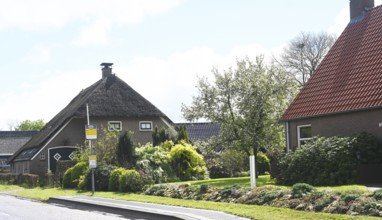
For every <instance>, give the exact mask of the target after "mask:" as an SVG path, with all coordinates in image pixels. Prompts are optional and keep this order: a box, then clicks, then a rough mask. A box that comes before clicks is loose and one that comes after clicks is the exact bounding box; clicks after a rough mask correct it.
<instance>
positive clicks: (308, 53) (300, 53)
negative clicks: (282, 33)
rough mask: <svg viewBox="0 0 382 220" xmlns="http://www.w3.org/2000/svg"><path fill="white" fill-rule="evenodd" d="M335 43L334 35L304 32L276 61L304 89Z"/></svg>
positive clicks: (293, 40)
mask: <svg viewBox="0 0 382 220" xmlns="http://www.w3.org/2000/svg"><path fill="white" fill-rule="evenodd" d="M335 41H336V37H335V36H334V35H331V34H328V33H325V32H322V33H318V34H315V33H304V32H302V33H300V34H299V35H298V36H297V37H295V38H294V39H292V40H291V41H290V42H289V44H288V46H287V47H285V48H284V51H283V52H282V54H281V57H280V59H279V60H277V59H275V61H276V62H277V63H278V64H279V65H281V66H282V67H283V68H284V69H285V70H286V71H287V72H288V73H289V74H290V75H291V76H293V78H294V79H295V80H296V82H298V84H299V85H300V86H301V87H302V86H304V84H305V83H306V82H307V81H308V79H309V78H310V77H311V76H312V75H313V74H314V72H315V71H316V69H317V67H318V65H319V64H320V62H321V61H322V59H323V58H324V57H325V55H326V54H327V53H328V51H329V50H330V48H331V47H332V46H333V44H334V42H335Z"/></svg>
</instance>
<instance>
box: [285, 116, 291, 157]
mask: <svg viewBox="0 0 382 220" xmlns="http://www.w3.org/2000/svg"><path fill="white" fill-rule="evenodd" d="M285 140H286V152H287V153H289V150H290V143H289V122H288V121H287V122H285Z"/></svg>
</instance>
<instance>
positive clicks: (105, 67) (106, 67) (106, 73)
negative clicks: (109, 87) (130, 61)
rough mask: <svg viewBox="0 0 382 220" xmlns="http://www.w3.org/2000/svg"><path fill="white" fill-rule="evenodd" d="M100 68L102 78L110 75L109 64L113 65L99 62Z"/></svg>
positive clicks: (110, 64)
mask: <svg viewBox="0 0 382 220" xmlns="http://www.w3.org/2000/svg"><path fill="white" fill-rule="evenodd" d="M101 66H103V68H102V78H105V77H108V76H111V70H112V68H111V66H113V63H101Z"/></svg>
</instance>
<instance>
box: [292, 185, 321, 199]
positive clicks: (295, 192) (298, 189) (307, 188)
mask: <svg viewBox="0 0 382 220" xmlns="http://www.w3.org/2000/svg"><path fill="white" fill-rule="evenodd" d="M314 191H315V189H314V187H313V186H311V185H309V184H306V183H296V184H294V185H293V186H292V196H293V197H294V198H301V197H303V196H304V195H306V194H308V193H310V192H314Z"/></svg>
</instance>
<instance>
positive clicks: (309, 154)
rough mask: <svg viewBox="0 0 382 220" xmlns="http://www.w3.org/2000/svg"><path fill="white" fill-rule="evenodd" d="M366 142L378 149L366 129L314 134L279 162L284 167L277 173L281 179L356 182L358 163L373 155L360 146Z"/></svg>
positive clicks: (288, 182)
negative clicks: (338, 134) (357, 132)
mask: <svg viewBox="0 0 382 220" xmlns="http://www.w3.org/2000/svg"><path fill="white" fill-rule="evenodd" d="M366 145H368V146H369V147H368V149H369V150H372V149H373V151H372V152H378V145H376V144H375V138H373V137H372V136H371V135H368V134H365V133H362V134H360V135H358V136H353V137H314V138H313V139H312V140H310V141H308V142H307V143H306V144H305V145H304V146H303V147H300V148H298V149H297V150H296V151H295V152H293V153H290V154H287V155H286V156H284V158H282V159H281V161H280V164H279V165H278V166H279V167H283V172H280V173H278V174H277V176H276V178H277V183H278V184H282V185H292V184H294V183H296V182H305V183H308V184H311V185H347V184H354V183H355V182H356V176H357V166H358V165H359V164H360V163H361V162H362V161H363V160H364V159H365V158H366V159H367V158H370V159H372V158H373V157H372V156H371V155H369V154H368V153H366V152H364V151H363V150H361V149H360V148H361V147H365V146H366ZM358 158H360V159H359V160H358ZM361 158H363V159H361Z"/></svg>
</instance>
